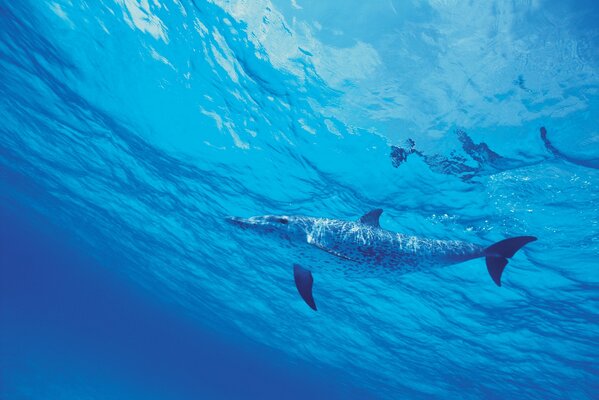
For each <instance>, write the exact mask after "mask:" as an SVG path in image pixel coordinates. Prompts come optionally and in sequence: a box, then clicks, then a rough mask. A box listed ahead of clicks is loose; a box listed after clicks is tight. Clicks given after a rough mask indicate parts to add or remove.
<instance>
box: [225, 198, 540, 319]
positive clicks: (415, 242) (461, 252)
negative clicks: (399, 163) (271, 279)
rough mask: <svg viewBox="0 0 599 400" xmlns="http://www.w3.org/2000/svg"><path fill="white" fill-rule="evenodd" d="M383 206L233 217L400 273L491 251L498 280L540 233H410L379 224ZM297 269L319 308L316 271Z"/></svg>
mask: <svg viewBox="0 0 599 400" xmlns="http://www.w3.org/2000/svg"><path fill="white" fill-rule="evenodd" d="M382 212H383V210H381V209H376V210H372V211H370V212H369V213H367V214H364V215H363V216H362V217H361V218H360V219H358V220H357V221H341V220H335V219H327V218H315V217H303V216H274V215H265V216H260V217H251V218H247V219H246V218H238V217H229V218H228V221H229V222H230V223H231V224H233V225H235V226H237V227H240V228H243V229H248V230H253V231H257V232H260V233H264V234H270V235H278V236H279V237H282V238H284V239H287V240H290V241H292V242H297V243H306V244H308V245H312V246H315V247H317V248H318V249H321V250H324V251H326V252H328V253H330V254H332V255H334V256H337V257H339V258H342V259H344V260H347V261H348V262H354V263H359V264H361V265H364V266H367V267H372V268H385V269H392V270H394V271H397V272H399V273H405V272H411V271H416V270H421V269H425V268H428V267H434V266H445V265H450V264H457V263H461V262H464V261H467V260H471V259H474V258H481V257H485V260H486V263H487V270H488V271H489V274H490V275H491V278H492V279H493V282H495V284H496V285H497V286H501V274H502V273H503V270H504V269H505V266H506V265H507V263H508V260H507V259H508V258H511V257H512V256H513V255H514V254H515V253H516V252H517V251H518V250H519V249H520V248H521V247H522V246H524V245H525V244H527V243H529V242H532V241H534V240H537V238H536V237H534V236H518V237H513V238H509V239H505V240H502V241H500V242H497V243H495V244H493V245H491V246H488V247H485V246H480V245H477V244H472V243H468V242H462V241H458V240H435V239H427V238H422V237H418V236H409V235H404V234H401V233H396V232H391V231H388V230H385V229H382V228H381V227H380V224H379V217H380V215H381V214H382ZM293 274H294V279H295V284H296V287H297V290H298V291H299V293H300V295H301V296H302V298H303V299H304V301H305V302H306V304H308V305H309V306H310V307H311V308H312V309H313V310H316V303H315V302H314V298H313V297H312V284H313V278H312V273H311V272H310V271H309V270H307V269H305V268H302V267H301V266H300V265H298V264H294V267H293Z"/></svg>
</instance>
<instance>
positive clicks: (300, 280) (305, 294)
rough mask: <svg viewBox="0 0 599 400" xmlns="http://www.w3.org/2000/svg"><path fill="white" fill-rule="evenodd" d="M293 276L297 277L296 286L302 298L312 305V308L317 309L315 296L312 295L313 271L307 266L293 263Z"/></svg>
mask: <svg viewBox="0 0 599 400" xmlns="http://www.w3.org/2000/svg"><path fill="white" fill-rule="evenodd" d="M293 278H294V279H295V286H296V287H297V291H298V292H299V294H300V296H302V299H304V301H305V302H306V304H307V305H309V306H310V308H311V309H313V310H314V311H317V309H316V303H315V302H314V297H313V296H312V284H313V283H314V278H312V272H310V271H308V270H307V269H305V268H302V267H301V266H300V265H299V264H293Z"/></svg>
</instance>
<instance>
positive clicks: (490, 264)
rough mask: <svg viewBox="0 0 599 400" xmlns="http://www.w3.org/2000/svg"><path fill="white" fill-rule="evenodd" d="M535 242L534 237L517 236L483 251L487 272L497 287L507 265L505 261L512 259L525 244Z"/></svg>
mask: <svg viewBox="0 0 599 400" xmlns="http://www.w3.org/2000/svg"><path fill="white" fill-rule="evenodd" d="M535 240H537V238H536V237H534V236H518V237H514V238H509V239H505V240H502V241H501V242H497V243H495V244H493V245H491V246H489V247H487V248H486V249H485V260H486V261H487V270H488V271H489V275H491V278H493V282H495V284H496V285H497V286H501V274H502V273H503V270H504V269H505V266H506V265H507V259H508V258H512V256H513V255H514V254H516V252H517V251H518V250H520V249H521V248H522V247H523V246H524V245H525V244H527V243H530V242H534V241H535Z"/></svg>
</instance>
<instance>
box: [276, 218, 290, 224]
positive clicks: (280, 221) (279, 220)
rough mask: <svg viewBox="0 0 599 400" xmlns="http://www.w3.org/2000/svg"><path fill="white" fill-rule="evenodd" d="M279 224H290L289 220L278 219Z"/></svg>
mask: <svg viewBox="0 0 599 400" xmlns="http://www.w3.org/2000/svg"><path fill="white" fill-rule="evenodd" d="M277 222H279V223H281V224H288V223H289V220H288V219H287V218H277Z"/></svg>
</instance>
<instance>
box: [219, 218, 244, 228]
mask: <svg viewBox="0 0 599 400" xmlns="http://www.w3.org/2000/svg"><path fill="white" fill-rule="evenodd" d="M225 220H226V221H227V222H228V223H230V224H231V225H233V226H236V227H238V228H247V227H248V226H249V225H250V224H249V223H248V220H247V219H245V218H240V217H227V218H225Z"/></svg>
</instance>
